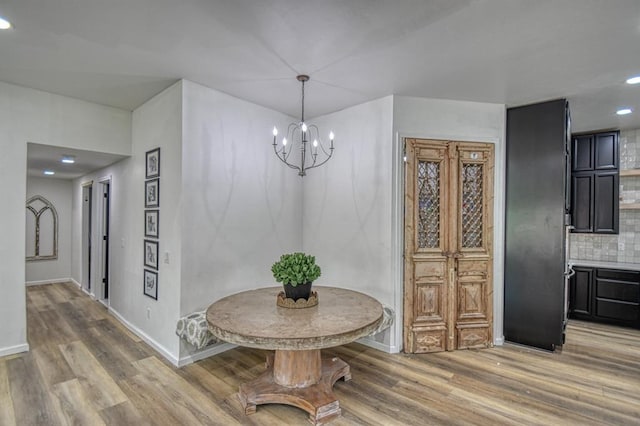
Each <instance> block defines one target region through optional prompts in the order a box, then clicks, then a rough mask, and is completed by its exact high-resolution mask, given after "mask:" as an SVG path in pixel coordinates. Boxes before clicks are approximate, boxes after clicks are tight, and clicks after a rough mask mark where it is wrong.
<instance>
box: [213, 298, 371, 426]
mask: <svg viewBox="0 0 640 426" xmlns="http://www.w3.org/2000/svg"><path fill="white" fill-rule="evenodd" d="M281 291H282V287H270V288H260V289H256V290H249V291H243V292H241V293H237V294H233V295H231V296H228V297H225V298H223V299H220V300H218V301H216V302H215V303H213V304H212V305H210V306H209V308H208V309H207V322H208V327H209V330H210V331H211V333H212V334H213V335H214V336H216V337H217V338H218V339H221V340H224V341H226V342H229V343H233V344H236V345H239V346H246V347H250V348H257V349H267V350H273V351H275V352H274V353H270V354H269V355H268V356H267V362H266V371H265V372H264V373H262V374H261V375H260V376H259V377H257V378H256V379H254V380H252V381H250V382H247V383H243V384H241V385H240V389H239V392H238V396H239V399H240V402H241V404H242V406H243V408H244V411H245V414H252V413H255V411H256V406H257V405H260V404H270V403H276V404H288V405H293V406H296V407H298V408H301V409H303V410H305V411H306V412H307V413H309V420H310V421H311V423H313V424H323V423H325V422H327V421H330V420H332V419H334V418H335V417H338V416H340V414H341V408H340V403H339V401H338V399H337V398H336V397H335V395H334V393H333V385H334V384H335V382H336V381H338V380H339V379H341V378H342V379H344V380H345V381H348V380H351V372H350V369H349V365H348V364H347V363H346V362H344V361H342V360H341V359H339V358H337V357H329V358H323V357H322V356H321V349H325V348H330V347H335V346H340V345H344V344H347V343H350V342H353V341H355V340H357V339H359V338H361V337H364V336H366V335H368V334H370V333H371V332H373V331H375V330H376V329H377V327H378V326H379V325H380V323H381V322H382V319H383V309H382V305H381V304H380V302H378V301H377V300H376V299H374V298H373V297H371V296H368V295H366V294H363V293H360V292H357V291H353V290H347V289H344V288H336V287H323V286H314V291H315V292H316V293H317V298H318V304H317V305H316V306H312V307H307V308H302V309H295V308H289V307H281V306H278V305H277V304H276V299H277V297H278V294H279V293H280V292H281Z"/></svg>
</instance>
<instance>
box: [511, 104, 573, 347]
mask: <svg viewBox="0 0 640 426" xmlns="http://www.w3.org/2000/svg"><path fill="white" fill-rule="evenodd" d="M569 135H570V129H569V107H568V103H567V101H566V100H565V99H560V100H555V101H550V102H544V103H539V104H535V105H527V106H523V107H518V108H510V109H508V110H507V144H506V150H507V170H506V231H505V270H504V280H505V284H504V285H505V289H504V336H505V339H506V340H507V341H511V342H515V343H521V344H524V345H529V346H535V347H538V348H542V349H547V350H554V349H555V348H556V346H558V345H562V343H563V333H564V325H565V321H566V299H565V298H566V293H565V285H566V284H565V272H566V269H565V268H566V259H565V231H566V230H565V221H567V220H568V217H569V216H568V215H567V213H568V211H569V207H570V206H569V204H570V203H569V201H570V200H569V199H568V190H567V188H568V181H569V180H570V163H569V162H568V160H569V158H568V157H569V156H570V149H569V140H568V139H569V138H568V136H569Z"/></svg>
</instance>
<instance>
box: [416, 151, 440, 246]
mask: <svg viewBox="0 0 640 426" xmlns="http://www.w3.org/2000/svg"><path fill="white" fill-rule="evenodd" d="M417 207H418V248H438V247H440V163H437V162H433V161H419V162H418V206H417Z"/></svg>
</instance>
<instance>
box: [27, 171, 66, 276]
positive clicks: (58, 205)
mask: <svg viewBox="0 0 640 426" xmlns="http://www.w3.org/2000/svg"><path fill="white" fill-rule="evenodd" d="M71 190H72V183H71V181H69V180H63V179H51V178H49V179H47V178H37V177H28V178H27V196H26V200H28V199H29V198H31V197H32V196H34V195H41V196H43V197H44V198H46V199H47V200H48V201H49V202H50V203H51V204H53V206H54V207H55V209H56V212H57V213H58V258H57V259H55V260H36V261H30V262H27V263H26V272H25V273H26V280H27V284H29V283H37V282H39V281H44V282H46V281H61V280H65V279H69V278H70V277H71V195H72V192H71ZM34 233H35V229H34V230H31V231H30V230H29V229H27V230H26V236H27V238H29V236H30V235H33V234H34Z"/></svg>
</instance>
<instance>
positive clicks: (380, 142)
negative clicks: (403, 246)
mask: <svg viewBox="0 0 640 426" xmlns="http://www.w3.org/2000/svg"><path fill="white" fill-rule="evenodd" d="M392 120H393V97H392V96H388V97H385V98H382V99H378V100H375V101H372V102H367V103H364V104H361V105H357V106H354V107H351V108H347V109H345V110H342V111H339V112H336V113H333V114H329V115H326V116H323V117H319V118H316V119H313V120H310V122H312V123H314V124H316V125H317V126H318V127H319V129H320V131H321V132H322V133H321V136H323V137H325V138H326V135H327V134H328V133H329V131H330V130H332V131H333V132H334V134H335V151H334V154H333V158H332V159H331V160H329V162H328V163H327V164H325V165H324V166H322V167H319V168H317V169H313V170H310V171H309V172H308V174H307V176H305V177H304V178H303V179H304V224H303V248H304V251H305V252H307V253H309V254H313V255H315V256H316V261H317V263H318V264H319V265H320V267H321V269H322V276H321V277H320V278H319V279H318V281H317V283H318V284H320V285H331V286H336V287H344V288H350V289H352V290H357V291H361V292H363V293H366V294H369V295H371V296H373V297H375V298H376V299H378V300H379V301H380V302H381V303H383V304H385V305H389V306H393V305H394V291H395V289H394V286H393V277H392V273H391V272H392V270H391V265H392V258H391V224H392V222H391V213H392V205H391V201H392V198H391V194H392V167H393V162H392V154H393V149H392V148H393V146H392ZM290 173H291V175H292V177H297V175H296V174H295V173H294V172H293V171H291V172H290ZM297 178H298V177H297ZM298 179H300V178H298ZM383 340H384V344H385V345H386V346H389V345H390V344H391V341H390V339H389V337H388V333H387V336H386V337H385V338H384V339H383Z"/></svg>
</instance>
